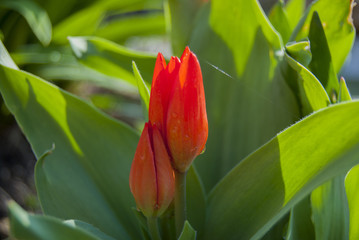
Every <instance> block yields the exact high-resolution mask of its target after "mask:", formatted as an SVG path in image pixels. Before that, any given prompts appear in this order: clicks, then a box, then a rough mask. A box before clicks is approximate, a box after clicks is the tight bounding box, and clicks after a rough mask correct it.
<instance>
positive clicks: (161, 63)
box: [152, 53, 166, 86]
mask: <svg viewBox="0 0 359 240" xmlns="http://www.w3.org/2000/svg"><path fill="white" fill-rule="evenodd" d="M163 69H166V60H165V58H164V57H163V55H162V53H158V55H157V59H156V65H155V70H154V71H153V78H152V86H153V85H154V83H155V81H156V79H157V76H158V74H159V73H160V72H161V71H162V70H163Z"/></svg>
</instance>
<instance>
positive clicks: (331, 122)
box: [204, 102, 359, 239]
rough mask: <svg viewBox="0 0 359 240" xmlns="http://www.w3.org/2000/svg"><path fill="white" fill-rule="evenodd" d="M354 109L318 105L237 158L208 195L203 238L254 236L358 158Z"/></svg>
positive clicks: (353, 106)
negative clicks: (238, 161)
mask: <svg viewBox="0 0 359 240" xmlns="http://www.w3.org/2000/svg"><path fill="white" fill-rule="evenodd" d="M358 110H359V102H348V103H341V104H336V105H334V106H330V107H328V108H325V109H323V110H320V111H318V112H316V113H314V114H312V115H310V116H309V117H307V118H305V119H303V120H302V121H300V122H298V123H297V124H295V125H293V126H291V127H289V128H288V129H286V130H285V131H283V132H281V133H280V134H278V135H277V136H276V137H275V138H273V139H272V140H271V141H269V142H268V143H267V144H265V145H264V146H263V147H261V148H260V149H258V150H257V151H256V152H254V153H253V154H251V155H250V156H249V157H247V158H246V159H245V160H243V161H242V162H241V163H240V164H239V165H238V166H236V167H235V168H234V169H233V170H232V171H231V172H230V173H229V174H228V175H227V176H226V177H224V179H223V180H221V182H220V183H219V184H217V186H216V187H215V188H214V189H213V191H212V192H211V193H210V195H209V198H208V209H207V224H206V230H205V235H204V236H205V238H211V239H227V238H235V239H250V238H252V239H258V238H259V237H261V236H263V234H265V233H266V232H267V231H268V229H269V228H270V227H271V226H272V225H273V224H274V223H275V222H276V221H277V220H278V219H279V218H280V217H281V216H283V215H284V214H285V213H286V212H287V211H289V210H290V208H292V207H293V206H294V205H295V204H296V203H297V202H298V201H300V200H301V199H303V198H304V197H305V196H306V195H307V194H309V193H310V192H311V191H312V190H313V189H315V188H316V187H318V186H319V185H320V184H322V183H324V182H325V181H327V180H329V179H331V178H332V177H335V176H337V175H340V174H342V173H344V172H346V171H347V170H349V169H350V168H351V167H352V166H354V165H355V164H358V162H359V147H358V146H359V138H358V134H359V126H358V124H357V123H358V121H359V111H358ZM338 139H340V141H338ZM258 173H260V174H258ZM254 176H255V177H254Z"/></svg>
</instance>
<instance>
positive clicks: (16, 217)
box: [9, 202, 101, 240]
mask: <svg viewBox="0 0 359 240" xmlns="http://www.w3.org/2000/svg"><path fill="white" fill-rule="evenodd" d="M9 212H10V227H11V236H12V237H14V238H16V239H18V240H48V239H51V240H62V239H68V240H101V238H98V237H96V235H93V234H91V233H90V232H87V231H84V230H82V229H80V228H76V227H75V226H70V225H68V224H66V223H63V222H62V221H61V220H59V219H56V218H53V217H47V216H40V215H32V214H28V213H27V212H26V211H24V210H23V209H21V207H20V206H19V205H17V204H16V203H15V202H10V203H9Z"/></svg>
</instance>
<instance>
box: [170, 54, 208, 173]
mask: <svg viewBox="0 0 359 240" xmlns="http://www.w3.org/2000/svg"><path fill="white" fill-rule="evenodd" d="M178 76H179V77H178V78H176V79H175V82H174V86H173V90H172V94H171V96H170V98H169V105H168V112H167V121H166V141H167V144H168V148H169V150H170V152H171V155H172V158H173V159H172V161H173V165H174V167H175V168H176V169H177V170H178V171H180V172H184V171H186V170H187V169H188V167H189V166H190V164H191V162H192V161H193V159H194V158H195V157H196V156H197V155H199V154H200V153H201V151H202V150H203V148H204V146H205V143H206V141H207V137H208V122H207V113H206V103H205V95H204V89H203V81H202V73H201V69H200V65H199V62H198V60H197V57H196V56H195V55H194V54H193V53H192V52H190V51H189V50H188V52H187V51H186V50H185V52H184V54H183V55H182V63H181V67H180V70H179V73H178Z"/></svg>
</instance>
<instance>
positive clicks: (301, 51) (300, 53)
mask: <svg viewBox="0 0 359 240" xmlns="http://www.w3.org/2000/svg"><path fill="white" fill-rule="evenodd" d="M285 50H286V51H287V53H288V54H289V56H291V57H292V58H294V59H295V60H296V61H297V62H299V63H300V64H302V65H303V66H305V67H307V66H308V64H309V63H310V61H311V60H312V53H311V52H310V45H309V42H308V41H303V42H295V43H288V44H287V45H286V46H285Z"/></svg>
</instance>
